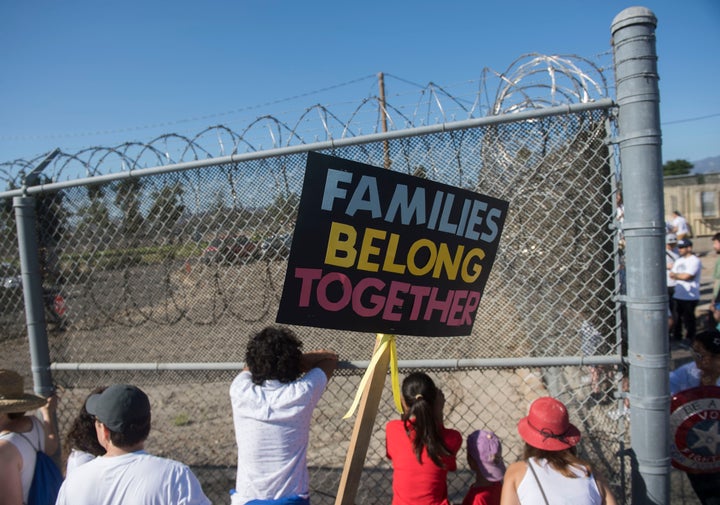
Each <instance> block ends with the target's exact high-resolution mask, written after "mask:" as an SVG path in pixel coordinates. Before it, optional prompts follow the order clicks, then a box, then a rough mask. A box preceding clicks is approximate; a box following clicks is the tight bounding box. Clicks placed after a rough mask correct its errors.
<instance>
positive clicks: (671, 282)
mask: <svg viewBox="0 0 720 505" xmlns="http://www.w3.org/2000/svg"><path fill="white" fill-rule="evenodd" d="M679 257H680V255H679V254H678V253H677V252H675V251H674V250H673V249H665V268H667V267H670V269H671V268H672V265H674V264H675V262H676V261H677V259H678V258H679ZM670 269H668V270H667V271H666V272H665V280H666V281H667V286H668V287H669V288H672V287H675V284H677V282H676V281H675V279H671V278H670Z"/></svg>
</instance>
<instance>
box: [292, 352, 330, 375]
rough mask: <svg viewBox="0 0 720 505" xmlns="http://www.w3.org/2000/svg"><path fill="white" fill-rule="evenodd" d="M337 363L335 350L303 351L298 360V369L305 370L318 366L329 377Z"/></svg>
mask: <svg viewBox="0 0 720 505" xmlns="http://www.w3.org/2000/svg"><path fill="white" fill-rule="evenodd" d="M337 363H338V355H337V353H336V352H335V351H330V350H326V349H320V350H317V351H310V352H306V353H304V354H303V355H302V359H301V360H300V369H301V370H302V371H303V372H307V371H309V370H312V369H313V368H319V369H321V370H322V371H323V372H325V375H326V376H327V378H328V379H330V377H332V374H333V372H334V371H335V369H336V368H337Z"/></svg>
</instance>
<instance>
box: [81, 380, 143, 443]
mask: <svg viewBox="0 0 720 505" xmlns="http://www.w3.org/2000/svg"><path fill="white" fill-rule="evenodd" d="M85 409H86V410H87V411H88V414H90V415H92V416H95V417H96V418H97V420H98V421H100V422H101V423H103V424H104V425H105V426H107V427H108V428H109V429H110V431H114V432H117V433H122V432H123V430H124V429H125V428H127V426H128V425H130V424H133V423H137V422H142V421H144V420H146V419H148V418H149V417H150V400H149V399H148V396H147V395H146V394H145V393H143V392H142V390H140V388H138V387H136V386H132V385H130V384H114V385H112V386H110V387H109V388H107V389H106V390H105V391H103V392H102V393H99V394H95V395H91V396H90V397H89V398H88V399H87V402H86V403H85Z"/></svg>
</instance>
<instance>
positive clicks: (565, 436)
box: [518, 396, 580, 451]
mask: <svg viewBox="0 0 720 505" xmlns="http://www.w3.org/2000/svg"><path fill="white" fill-rule="evenodd" d="M518 433H520V436H521V437H522V439H523V440H525V442H527V443H528V444H529V445H531V446H533V447H536V448H538V449H543V450H546V451H562V450H564V449H569V448H570V447H573V446H574V445H576V444H577V443H578V442H579V441H580V430H578V429H577V428H576V427H575V426H574V425H572V424H570V418H569V416H568V411H567V408H565V405H563V403H562V402H560V401H558V400H556V399H555V398H552V397H550V396H545V397H543V398H538V399H537V400H535V401H534V402H532V404H531V405H530V412H529V413H528V415H527V417H523V418H522V419H520V422H519V423H518Z"/></svg>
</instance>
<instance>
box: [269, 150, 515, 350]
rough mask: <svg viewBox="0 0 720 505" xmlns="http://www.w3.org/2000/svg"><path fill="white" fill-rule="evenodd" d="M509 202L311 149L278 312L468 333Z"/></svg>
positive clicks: (333, 321)
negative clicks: (313, 151) (315, 151)
mask: <svg viewBox="0 0 720 505" xmlns="http://www.w3.org/2000/svg"><path fill="white" fill-rule="evenodd" d="M507 209H508V203H507V202H506V201H503V200H499V199H496V198H492V197H490V196H486V195H481V194H479V193H475V192H472V191H469V190H466V189H462V188H457V187H453V186H449V185H446V184H440V183H437V182H434V181H430V180H428V179H423V178H420V177H414V176H410V175H407V174H402V173H399V172H394V171H391V170H385V169H381V168H377V167H373V166H370V165H365V164H362V163H357V162H354V161H349V160H344V159H341V158H336V157H332V156H327V155H323V154H319V153H312V152H311V153H308V159H307V167H306V171H305V180H304V183H303V191H302V196H301V198H300V205H299V209H298V218H297V223H296V226H295V233H294V236H293V243H292V248H291V251H290V257H289V259H288V269H287V272H286V276H285V284H284V286H283V293H282V298H281V300H280V307H279V310H278V315H277V321H278V322H280V323H287V324H297V325H302V326H315V327H320V328H332V329H339V330H353V331H368V332H374V333H387V334H405V335H420V336H423V335H424V336H451V335H469V334H470V332H471V330H472V326H473V323H474V321H475V316H476V313H477V310H478V307H479V305H480V301H481V299H482V297H483V291H484V288H485V284H486V282H487V279H488V276H489V275H490V270H491V267H492V264H493V262H494V260H495V256H496V253H497V248H498V244H499V241H500V236H501V233H502V229H503V225H504V222H505V217H506V214H507Z"/></svg>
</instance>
